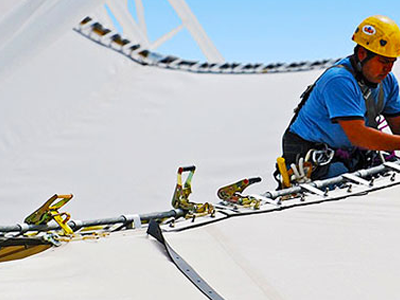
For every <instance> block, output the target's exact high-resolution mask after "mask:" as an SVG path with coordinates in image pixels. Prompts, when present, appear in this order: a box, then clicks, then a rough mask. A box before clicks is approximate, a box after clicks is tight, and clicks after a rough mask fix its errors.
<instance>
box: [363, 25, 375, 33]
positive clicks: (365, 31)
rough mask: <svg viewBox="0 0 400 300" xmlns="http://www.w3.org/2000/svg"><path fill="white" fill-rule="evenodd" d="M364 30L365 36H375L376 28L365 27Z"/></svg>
mask: <svg viewBox="0 0 400 300" xmlns="http://www.w3.org/2000/svg"><path fill="white" fill-rule="evenodd" d="M362 30H363V32H364V33H365V34H368V35H374V34H375V33H376V30H375V28H374V27H373V26H371V25H365V26H364V27H363V29H362Z"/></svg>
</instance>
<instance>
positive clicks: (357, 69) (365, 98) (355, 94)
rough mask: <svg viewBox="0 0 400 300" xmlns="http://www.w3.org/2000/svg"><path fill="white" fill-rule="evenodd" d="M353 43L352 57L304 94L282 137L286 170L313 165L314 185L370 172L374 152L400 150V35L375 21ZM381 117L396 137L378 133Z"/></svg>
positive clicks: (380, 19) (356, 34)
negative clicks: (399, 74) (399, 71)
mask: <svg viewBox="0 0 400 300" xmlns="http://www.w3.org/2000/svg"><path fill="white" fill-rule="evenodd" d="M352 40H353V41H354V42H355V43H356V44H357V45H356V46H355V48H354V53H353V54H352V55H350V56H348V57H346V58H344V59H342V60H340V61H339V62H337V63H336V64H335V65H334V66H332V67H330V68H328V69H327V70H326V71H325V72H324V73H323V74H322V75H321V76H320V77H319V78H318V79H317V80H316V81H315V82H314V84H312V85H310V86H309V87H308V88H307V89H306V91H305V92H304V93H303V95H302V96H301V98H302V100H301V102H300V104H299V105H298V107H297V108H296V109H295V115H294V117H293V118H292V120H291V122H290V125H289V127H288V128H287V129H286V131H285V133H284V135H283V139H282V146H283V155H282V156H283V158H284V159H285V163H286V166H287V167H288V169H289V170H290V168H291V167H290V166H295V169H296V166H297V168H298V169H302V168H304V166H298V164H299V162H301V163H302V164H304V162H308V163H309V164H312V172H311V173H310V172H308V177H310V178H311V179H325V178H330V177H334V176H338V175H340V174H343V173H345V172H353V171H355V170H357V169H360V168H366V167H368V166H370V165H371V164H372V163H373V160H375V159H376V158H375V156H376V153H377V152H376V151H380V150H384V151H393V150H400V97H399V86H398V83H397V80H396V78H395V76H394V74H393V73H391V70H392V68H393V65H394V63H395V61H396V59H397V57H398V56H400V29H399V27H398V26H397V25H396V23H395V22H394V21H393V20H392V19H390V18H388V17H386V16H381V15H375V16H371V17H368V18H366V19H365V20H364V21H362V22H361V24H360V25H359V26H358V27H357V28H356V30H355V32H354V34H353V36H352ZM383 117H384V119H385V120H386V122H387V125H388V126H389V128H390V130H391V132H392V133H393V134H390V133H386V132H383V131H381V130H379V129H378V126H379V123H381V122H382V121H383V120H384V119H383ZM381 157H382V156H381ZM292 171H293V170H292ZM295 171H297V174H298V173H299V170H295ZM292 173H293V172H292ZM294 173H296V172H294ZM303 175H304V171H303ZM295 177H296V176H295ZM300 177H301V176H300ZM292 178H293V177H292Z"/></svg>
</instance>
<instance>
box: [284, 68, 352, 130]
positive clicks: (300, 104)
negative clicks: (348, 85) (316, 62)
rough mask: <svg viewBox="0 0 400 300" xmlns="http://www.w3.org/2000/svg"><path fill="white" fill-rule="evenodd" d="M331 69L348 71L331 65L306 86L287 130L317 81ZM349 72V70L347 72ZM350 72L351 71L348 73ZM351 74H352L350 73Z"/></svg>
mask: <svg viewBox="0 0 400 300" xmlns="http://www.w3.org/2000/svg"><path fill="white" fill-rule="evenodd" d="M332 68H346V69H348V68H347V67H346V66H344V65H333V66H330V67H329V68H327V69H326V70H325V71H324V72H323V73H322V74H321V75H319V77H318V78H317V79H316V80H315V81H314V83H313V84H311V85H309V86H307V88H306V90H305V91H304V92H303V93H302V94H301V96H300V99H301V101H300V103H299V104H298V105H297V106H296V108H295V109H294V116H293V118H292V119H291V120H290V123H289V126H288V128H287V129H289V127H290V126H292V124H293V123H294V121H296V119H297V116H298V115H299V112H300V110H301V108H302V107H303V106H304V104H306V101H307V99H308V97H310V94H311V92H312V90H313V89H314V87H315V85H316V84H317V82H318V80H319V79H320V78H321V77H322V76H323V75H324V74H325V73H326V72H327V71H328V70H330V69H332ZM349 71H350V70H349ZM350 72H352V71H350ZM352 74H353V73H352Z"/></svg>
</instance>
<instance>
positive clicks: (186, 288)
mask: <svg viewBox="0 0 400 300" xmlns="http://www.w3.org/2000/svg"><path fill="white" fill-rule="evenodd" d="M121 250H122V251H121ZM138 253H140V255H138ZM0 274H1V275H0V278H1V280H0V290H1V292H0V294H1V298H2V299H7V300H14V299H15V300H19V299H27V298H30V299H76V300H81V299H82V300H91V299H93V300H94V299H110V300H115V299H121V300H125V299H174V298H175V295H176V294H177V292H178V291H179V293H182V295H185V297H187V299H204V296H203V295H202V294H201V293H200V292H198V290H197V288H196V287H194V286H193V285H192V284H191V283H190V282H189V281H188V280H187V279H186V277H185V276H184V275H183V274H182V273H180V272H179V271H178V269H177V268H176V267H175V265H173V264H172V263H171V262H170V261H169V259H168V258H167V256H166V255H165V249H164V248H163V247H162V246H161V244H159V243H158V242H157V241H155V240H154V239H152V238H149V237H147V235H146V234H145V232H144V231H138V232H132V231H131V232H128V233H124V234H114V235H113V236H110V237H106V238H101V239H99V240H86V241H80V242H79V241H78V242H70V243H69V244H66V245H64V246H61V247H60V248H53V249H51V250H48V251H45V252H42V253H40V254H37V255H35V256H31V257H29V258H26V259H24V260H20V261H14V262H7V263H2V264H1V267H0ZM175 299H176V298H175Z"/></svg>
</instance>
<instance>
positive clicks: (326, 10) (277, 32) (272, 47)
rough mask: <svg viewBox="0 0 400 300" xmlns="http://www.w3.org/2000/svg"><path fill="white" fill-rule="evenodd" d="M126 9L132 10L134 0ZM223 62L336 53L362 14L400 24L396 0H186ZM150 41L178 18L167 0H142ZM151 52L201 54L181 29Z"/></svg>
mask: <svg viewBox="0 0 400 300" xmlns="http://www.w3.org/2000/svg"><path fill="white" fill-rule="evenodd" d="M129 1H131V2H132V3H131V5H130V7H131V11H132V13H133V15H134V16H135V5H134V1H133V0H129ZM186 3H187V4H188V5H189V7H190V8H191V10H192V12H193V13H194V14H195V15H196V17H197V19H198V20H199V22H200V23H201V25H202V26H203V28H204V29H205V31H206V32H207V34H208V36H209V37H210V38H211V40H212V41H213V43H214V44H215V46H216V47H217V49H218V50H219V51H220V52H221V54H222V55H223V57H224V58H225V59H226V60H227V61H229V62H234V61H235V62H263V63H268V62H278V61H281V62H291V61H300V60H316V59H324V58H338V57H343V56H346V55H348V54H349V53H351V52H352V49H353V47H354V43H353V42H352V41H351V36H352V34H353V31H354V29H355V27H356V26H357V25H358V24H359V23H360V22H361V21H362V20H363V19H364V18H366V17H368V16H370V15H374V14H383V15H387V16H389V17H391V18H392V19H394V20H395V21H396V22H397V23H398V24H400V1H398V0H380V1H372V0H363V1H360V0H347V1H344V0H337V1H317V0H303V1H294V0H279V1H271V0H243V1H239V0H186ZM143 5H144V8H145V17H146V21H147V30H148V34H149V37H150V40H152V41H154V40H156V39H157V38H159V37H160V36H162V35H163V34H165V33H167V32H168V31H170V30H171V29H173V28H175V27H177V26H178V25H179V24H180V19H179V18H178V17H177V15H176V14H175V12H174V10H173V9H172V7H171V6H170V4H169V2H168V1H167V0H143ZM156 52H160V53H162V54H172V55H176V56H179V57H181V58H185V59H195V60H202V61H203V60H205V58H204V56H203V55H202V53H201V51H200V49H199V48H198V47H197V45H196V43H195V42H194V41H193V40H192V38H191V36H190V34H189V33H188V32H187V31H186V30H183V31H181V32H179V33H178V34H177V35H176V36H175V37H174V38H172V39H171V40H169V41H168V42H166V43H165V44H164V45H162V46H161V47H159V48H158V49H157V50H156Z"/></svg>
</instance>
